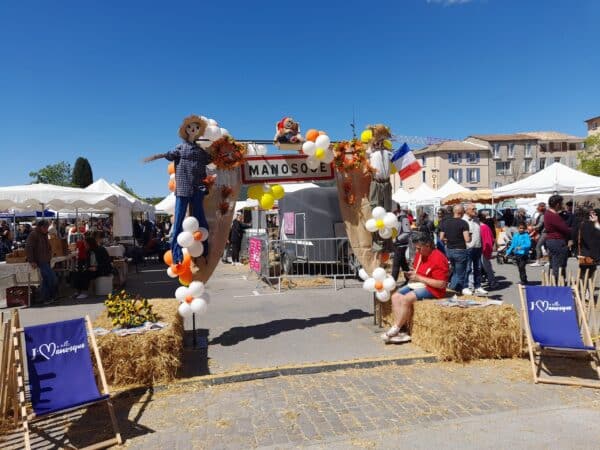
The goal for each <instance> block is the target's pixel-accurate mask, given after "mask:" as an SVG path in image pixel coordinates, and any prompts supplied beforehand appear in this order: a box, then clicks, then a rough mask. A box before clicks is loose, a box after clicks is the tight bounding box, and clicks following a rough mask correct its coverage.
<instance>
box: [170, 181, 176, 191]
mask: <svg viewBox="0 0 600 450" xmlns="http://www.w3.org/2000/svg"><path fill="white" fill-rule="evenodd" d="M169 190H170V191H171V192H175V180H169Z"/></svg>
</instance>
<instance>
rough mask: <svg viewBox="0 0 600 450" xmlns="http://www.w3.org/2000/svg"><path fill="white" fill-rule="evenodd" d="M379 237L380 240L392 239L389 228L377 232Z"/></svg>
mask: <svg viewBox="0 0 600 450" xmlns="http://www.w3.org/2000/svg"><path fill="white" fill-rule="evenodd" d="M379 236H381V238H382V239H389V238H391V237H392V230H391V229H390V228H382V229H381V230H379Z"/></svg>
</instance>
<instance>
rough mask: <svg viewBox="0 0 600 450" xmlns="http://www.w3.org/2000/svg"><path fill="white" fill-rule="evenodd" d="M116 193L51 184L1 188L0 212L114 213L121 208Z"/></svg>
mask: <svg viewBox="0 0 600 450" xmlns="http://www.w3.org/2000/svg"><path fill="white" fill-rule="evenodd" d="M118 202H119V200H118V196H117V195H115V194H109V193H101V192H92V191H86V190H85V189H80V188H72V187H65V186H55V185H52V184H42V183H39V184H26V185H20V186H8V187H1V188H0V209H11V208H14V209H19V210H37V209H39V208H40V206H41V205H42V204H43V205H44V208H50V209H54V210H58V211H60V210H64V209H76V208H81V209H86V210H94V211H100V210H106V209H110V210H114V209H115V208H116V207H117V205H118Z"/></svg>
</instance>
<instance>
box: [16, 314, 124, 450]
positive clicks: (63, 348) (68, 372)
mask: <svg viewBox="0 0 600 450" xmlns="http://www.w3.org/2000/svg"><path fill="white" fill-rule="evenodd" d="M21 331H22V332H23V334H24V336H25V359H26V360H27V368H28V373H29V388H30V394H31V406H32V409H33V413H32V414H28V415H26V416H24V417H22V420H23V430H24V435H25V436H24V438H25V446H26V448H30V447H29V445H30V444H29V442H30V440H29V425H28V421H30V420H34V419H38V418H45V417H47V416H50V415H53V414H64V413H66V412H68V411H72V410H76V409H79V408H85V407H87V406H89V405H92V404H94V403H99V402H106V404H107V406H108V412H109V415H110V418H111V421H112V425H113V428H114V431H115V437H114V438H112V439H109V440H106V441H103V442H99V443H97V444H94V445H93V446H92V447H93V448H104V447H109V446H111V445H115V444H121V443H122V440H121V435H120V433H119V429H118V425H117V420H116V417H115V413H114V409H113V405H112V402H111V400H110V395H109V392H108V386H107V384H106V377H105V375H104V369H103V367H102V362H101V360H100V355H99V353H98V347H97V345H96V339H95V337H94V333H93V331H92V325H91V322H90V319H89V317H87V316H86V318H85V319H83V318H81V319H74V320H66V321H64V322H54V323H48V324H43V325H36V326H31V327H25V328H23V329H19V330H16V331H15V332H21ZM88 338H89V339H88ZM19 341H20V340H19V339H15V340H14V342H15V346H19V345H20V343H19ZM90 346H91V347H92V349H93V350H94V356H95V358H96V363H97V368H98V375H99V378H100V386H101V391H100V390H99V389H98V384H97V382H96V377H95V375H94V368H93V366H92V360H91V355H90ZM17 350H19V349H17ZM19 384H22V383H19ZM20 397H22V400H21V402H22V405H21V406H22V411H25V408H24V404H23V403H24V395H21V396H20Z"/></svg>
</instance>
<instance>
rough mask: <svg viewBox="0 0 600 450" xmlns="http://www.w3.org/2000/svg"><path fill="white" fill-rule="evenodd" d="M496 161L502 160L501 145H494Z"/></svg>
mask: <svg viewBox="0 0 600 450" xmlns="http://www.w3.org/2000/svg"><path fill="white" fill-rule="evenodd" d="M493 150H494V159H498V158H500V144H494V147H493Z"/></svg>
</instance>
